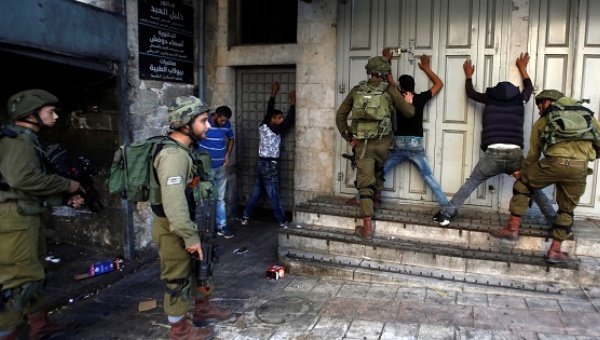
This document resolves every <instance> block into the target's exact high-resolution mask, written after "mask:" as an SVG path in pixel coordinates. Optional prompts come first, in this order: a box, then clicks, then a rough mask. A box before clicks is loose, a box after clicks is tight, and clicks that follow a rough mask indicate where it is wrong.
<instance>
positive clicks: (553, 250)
mask: <svg viewBox="0 0 600 340" xmlns="http://www.w3.org/2000/svg"><path fill="white" fill-rule="evenodd" d="M561 245H562V241H558V240H552V244H551V245H550V249H549V250H548V254H547V255H546V262H548V263H567V262H571V261H573V260H574V259H573V258H572V257H571V256H570V255H569V253H565V252H562V251H560V246H561Z"/></svg>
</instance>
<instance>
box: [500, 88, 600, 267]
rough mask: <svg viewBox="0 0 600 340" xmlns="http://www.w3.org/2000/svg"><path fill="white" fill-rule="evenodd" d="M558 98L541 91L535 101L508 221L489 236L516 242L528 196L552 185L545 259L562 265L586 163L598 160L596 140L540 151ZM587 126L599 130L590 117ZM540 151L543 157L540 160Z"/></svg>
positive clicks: (555, 93) (567, 258)
mask: <svg viewBox="0 0 600 340" xmlns="http://www.w3.org/2000/svg"><path fill="white" fill-rule="evenodd" d="M561 97H564V95H563V94H562V93H561V92H559V91H556V90H544V91H542V92H540V94H538V95H537V96H536V97H535V104H536V106H537V108H538V110H539V113H540V118H539V119H538V120H537V121H536V122H535V123H534V124H533V127H532V129H531V137H530V142H529V153H528V154H527V157H525V159H524V160H523V166H522V167H521V170H520V171H517V172H516V173H515V174H514V176H515V178H516V179H517V181H516V182H515V184H514V186H513V193H514V195H513V197H512V199H511V200H510V218H509V221H508V224H507V225H506V226H505V227H504V228H502V229H500V230H497V231H493V232H491V234H492V236H494V237H497V238H503V239H514V238H517V237H518V235H519V225H520V221H521V216H522V215H523V214H525V211H526V210H527V207H528V202H529V196H530V195H531V192H532V191H533V190H536V189H537V190H539V189H543V188H545V187H547V186H550V185H552V184H555V185H556V203H557V204H558V212H557V216H556V221H555V224H554V226H553V228H552V231H551V235H552V244H551V245H550V249H549V250H548V253H547V255H546V262H548V263H565V262H569V261H571V260H572V259H571V258H570V256H569V254H567V253H564V252H562V251H561V250H560V247H561V244H562V242H563V241H564V240H566V239H568V238H569V236H570V234H571V228H572V226H573V210H575V208H576V207H577V205H578V204H579V199H580V198H581V195H583V193H584V192H585V186H586V177H587V176H588V175H591V174H592V172H593V171H592V169H591V168H588V165H589V162H593V161H594V160H596V159H597V158H599V157H600V140H598V139H596V140H583V139H578V138H573V139H572V140H565V141H562V142H560V143H557V144H553V145H550V146H548V147H547V148H544V145H543V143H544V140H543V136H542V134H543V133H544V130H545V128H546V125H547V124H548V121H549V119H548V112H549V111H550V109H551V106H553V105H554V104H555V103H556V101H557V100H559V99H560V98H561ZM591 123H592V125H591V126H592V128H594V129H596V131H599V130H600V124H599V123H598V120H596V118H594V117H593V116H592V117H591ZM544 149H545V150H544ZM542 150H544V151H543V153H544V156H545V157H544V158H542V159H540V156H541V153H542Z"/></svg>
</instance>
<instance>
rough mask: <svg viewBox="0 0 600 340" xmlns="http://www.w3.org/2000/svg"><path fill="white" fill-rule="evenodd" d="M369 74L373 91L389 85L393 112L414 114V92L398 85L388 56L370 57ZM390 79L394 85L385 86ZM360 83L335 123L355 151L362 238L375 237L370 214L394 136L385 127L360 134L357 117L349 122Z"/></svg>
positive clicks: (387, 89)
mask: <svg viewBox="0 0 600 340" xmlns="http://www.w3.org/2000/svg"><path fill="white" fill-rule="evenodd" d="M365 68H366V69H367V74H369V75H370V78H369V80H368V81H367V82H366V83H367V86H368V87H369V88H370V90H372V91H376V90H377V89H378V88H379V87H380V85H381V84H383V85H384V87H385V88H386V89H385V91H384V93H383V95H384V96H386V97H387V98H386V102H388V103H390V106H391V107H390V108H385V109H389V111H391V114H392V115H393V114H394V112H393V110H394V109H395V110H396V111H398V112H400V113H401V114H402V115H404V117H406V118H410V117H412V116H414V115H415V108H414V106H412V105H411V103H412V93H410V92H407V93H406V95H405V96H404V97H403V96H402V95H401V94H400V92H398V89H397V88H396V86H395V83H394V79H393V77H392V75H391V73H390V72H391V70H392V67H391V64H390V61H389V60H388V59H386V58H385V57H374V58H371V59H369V61H368V63H367V65H366V67H365ZM386 80H387V82H388V83H391V84H392V85H391V86H386V84H384V82H385V81H386ZM359 86H360V85H357V86H355V87H353V88H352V90H351V91H350V93H348V95H347V96H346V98H345V99H344V101H343V102H342V104H341V105H340V108H339V109H338V110H337V114H336V119H335V120H336V125H337V128H338V131H339V132H340V134H341V135H342V138H344V139H345V140H346V141H347V142H348V144H349V145H350V146H352V147H353V148H355V151H356V165H357V173H356V186H357V188H358V191H359V194H360V217H361V218H362V219H363V226H358V227H356V229H355V232H356V234H357V235H358V236H360V237H361V238H363V239H371V238H373V229H372V221H371V218H372V216H373V201H376V202H378V201H380V200H381V190H383V164H384V163H385V161H386V160H387V159H388V158H389V156H390V149H392V148H393V145H394V136H393V131H392V130H391V129H388V130H386V132H384V133H383V134H384V135H373V136H370V137H368V138H364V137H363V136H359V135H358V134H359V133H358V132H357V124H359V123H358V122H356V121H354V120H353V121H352V126H348V122H347V118H348V114H349V113H351V112H352V111H353V107H354V98H355V93H356V92H357V91H358V87H359Z"/></svg>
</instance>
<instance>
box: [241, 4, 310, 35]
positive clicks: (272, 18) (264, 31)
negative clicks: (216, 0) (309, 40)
mask: <svg viewBox="0 0 600 340" xmlns="http://www.w3.org/2000/svg"><path fill="white" fill-rule="evenodd" d="M230 4H234V5H233V8H230V9H231V10H232V11H231V14H232V16H231V17H233V18H236V19H235V20H234V22H235V38H234V42H233V43H234V44H236V45H241V44H285V43H296V28H297V26H298V0H233V1H230ZM231 17H230V18H231ZM230 33H232V32H230Z"/></svg>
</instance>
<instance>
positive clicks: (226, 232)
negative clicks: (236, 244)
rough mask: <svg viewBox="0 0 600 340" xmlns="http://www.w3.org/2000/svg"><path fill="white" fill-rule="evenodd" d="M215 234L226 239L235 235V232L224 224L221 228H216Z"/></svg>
mask: <svg viewBox="0 0 600 340" xmlns="http://www.w3.org/2000/svg"><path fill="white" fill-rule="evenodd" d="M217 235H219V236H223V237H224V238H226V239H230V238H232V237H234V236H235V234H234V233H233V231H231V229H229V227H228V226H224V227H223V228H221V229H218V230H217Z"/></svg>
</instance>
